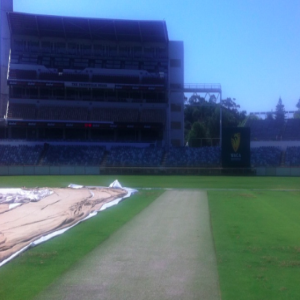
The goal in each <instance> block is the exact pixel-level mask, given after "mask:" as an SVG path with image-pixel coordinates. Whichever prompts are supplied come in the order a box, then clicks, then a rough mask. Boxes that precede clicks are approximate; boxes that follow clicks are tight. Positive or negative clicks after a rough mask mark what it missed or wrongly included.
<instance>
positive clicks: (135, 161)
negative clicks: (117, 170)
mask: <svg viewBox="0 0 300 300" xmlns="http://www.w3.org/2000/svg"><path fill="white" fill-rule="evenodd" d="M163 153H164V151H163V149H162V148H132V147H116V148H112V149H111V151H110V154H109V157H108V158H107V161H106V166H110V167H158V166H160V165H161V162H162V157H163Z"/></svg>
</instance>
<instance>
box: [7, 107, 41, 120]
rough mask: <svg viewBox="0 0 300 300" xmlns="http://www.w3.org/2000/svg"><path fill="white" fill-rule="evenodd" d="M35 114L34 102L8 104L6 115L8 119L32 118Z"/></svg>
mask: <svg viewBox="0 0 300 300" xmlns="http://www.w3.org/2000/svg"><path fill="white" fill-rule="evenodd" d="M35 116H36V106H35V105H34V104H20V103H11V104H9V108H8V114H7V117H8V118H9V119H21V120H24V119H27V120H34V119H35Z"/></svg>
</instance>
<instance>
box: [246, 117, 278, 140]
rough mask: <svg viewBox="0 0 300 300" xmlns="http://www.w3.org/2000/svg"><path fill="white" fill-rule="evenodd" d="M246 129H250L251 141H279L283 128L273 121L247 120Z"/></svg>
mask: <svg viewBox="0 0 300 300" xmlns="http://www.w3.org/2000/svg"><path fill="white" fill-rule="evenodd" d="M246 126H247V127H250V134H251V140H257V141H269V140H281V139H282V133H283V126H282V124H279V123H278V122H276V121H275V120H268V119H265V120H248V121H247V124H246Z"/></svg>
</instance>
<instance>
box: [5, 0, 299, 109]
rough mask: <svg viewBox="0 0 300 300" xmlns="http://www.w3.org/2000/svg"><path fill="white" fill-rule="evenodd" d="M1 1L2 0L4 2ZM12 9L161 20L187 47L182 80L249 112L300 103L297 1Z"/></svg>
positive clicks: (18, 4)
mask: <svg viewBox="0 0 300 300" xmlns="http://www.w3.org/2000/svg"><path fill="white" fill-rule="evenodd" d="M3 1H5V0H3ZM14 11H18V12H26V13H34V14H48V15H61V16H78V17H88V18H113V19H131V20H165V21H166V24H167V28H168V35H169V39H170V40H179V41H183V42H184V64H185V67H184V77H185V79H184V81H185V83H219V84H221V86H222V98H223V99H224V98H228V97H231V98H235V99H236V103H237V104H239V105H240V107H241V110H246V111H247V113H250V112H258V111H272V110H273V111H275V109H276V105H277V103H278V100H279V97H281V99H282V103H283V105H284V106H285V109H286V110H287V111H289V110H290V111H291V110H296V109H297V108H296V104H297V102H298V100H299V99H300V0H140V1H137V0H109V1H108V0H14Z"/></svg>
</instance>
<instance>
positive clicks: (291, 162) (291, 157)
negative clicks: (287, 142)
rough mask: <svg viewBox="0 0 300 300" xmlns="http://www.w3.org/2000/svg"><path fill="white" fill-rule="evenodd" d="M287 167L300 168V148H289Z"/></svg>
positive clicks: (286, 159)
mask: <svg viewBox="0 0 300 300" xmlns="http://www.w3.org/2000/svg"><path fill="white" fill-rule="evenodd" d="M285 165H286V166H288V167H300V147H287V149H286V152H285Z"/></svg>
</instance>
